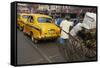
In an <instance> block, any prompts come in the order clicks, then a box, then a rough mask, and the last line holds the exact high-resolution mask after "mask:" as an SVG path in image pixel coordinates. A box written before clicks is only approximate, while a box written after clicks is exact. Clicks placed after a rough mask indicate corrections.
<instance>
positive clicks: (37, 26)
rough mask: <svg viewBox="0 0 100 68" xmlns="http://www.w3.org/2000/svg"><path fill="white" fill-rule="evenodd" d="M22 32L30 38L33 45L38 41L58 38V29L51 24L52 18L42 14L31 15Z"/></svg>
mask: <svg viewBox="0 0 100 68" xmlns="http://www.w3.org/2000/svg"><path fill="white" fill-rule="evenodd" d="M23 32H24V33H25V34H28V35H29V36H31V40H32V41H33V42H34V43H37V42H38V41H39V40H45V39H57V38H58V37H59V36H60V28H59V27H58V26H56V25H55V24H54V23H53V19H52V17H50V16H48V15H43V14H31V15H30V16H29V17H28V20H27V23H26V24H25V26H24V30H23Z"/></svg>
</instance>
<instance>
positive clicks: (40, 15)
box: [20, 13, 52, 18]
mask: <svg viewBox="0 0 100 68" xmlns="http://www.w3.org/2000/svg"><path fill="white" fill-rule="evenodd" d="M20 15H32V16H35V17H48V18H52V17H51V16H49V15H44V14H33V13H22V14H20Z"/></svg>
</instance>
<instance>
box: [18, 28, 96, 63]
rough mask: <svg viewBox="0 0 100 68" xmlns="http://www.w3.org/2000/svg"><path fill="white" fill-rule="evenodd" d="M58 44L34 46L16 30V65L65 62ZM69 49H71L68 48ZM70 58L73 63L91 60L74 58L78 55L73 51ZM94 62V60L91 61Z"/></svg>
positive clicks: (41, 42) (49, 41) (44, 42)
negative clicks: (72, 59)
mask: <svg viewBox="0 0 100 68" xmlns="http://www.w3.org/2000/svg"><path fill="white" fill-rule="evenodd" d="M58 46H59V42H58V41H54V40H45V41H43V40H42V41H40V42H39V43H37V44H34V43H33V42H32V41H31V39H30V37H29V36H27V35H24V33H23V32H22V31H19V30H17V62H18V64H41V63H58V62H67V60H66V58H65V57H64V56H63V55H62V54H63V53H62V52H61V51H60V50H59V47H58ZM70 48H71V47H70ZM71 49H72V48H71ZM67 51H68V50H67ZM70 54H71V55H70V57H72V58H74V61H85V60H91V59H87V58H85V57H84V59H85V60H84V59H83V58H78V59H77V58H76V57H77V56H78V55H77V54H76V53H75V52H74V51H73V53H70ZM93 60H95V59H93Z"/></svg>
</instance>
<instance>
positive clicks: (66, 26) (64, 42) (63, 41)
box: [59, 18, 72, 61]
mask: <svg viewBox="0 0 100 68" xmlns="http://www.w3.org/2000/svg"><path fill="white" fill-rule="evenodd" d="M69 20H70V18H64V19H63V20H62V22H61V24H60V28H61V37H60V46H59V48H60V52H61V54H62V55H63V57H64V58H65V59H66V60H67V61H70V59H69V56H68V55H69V51H68V50H69V35H68V33H69V30H70V27H71V26H72V22H70V21H69Z"/></svg>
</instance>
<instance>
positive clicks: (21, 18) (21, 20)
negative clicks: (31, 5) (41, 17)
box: [17, 13, 30, 30]
mask: <svg viewBox="0 0 100 68" xmlns="http://www.w3.org/2000/svg"><path fill="white" fill-rule="evenodd" d="M29 15H30V14H26V13H22V14H18V16H17V27H18V28H19V29H20V30H23V28H24V25H25V23H26V21H27V19H28V16H29Z"/></svg>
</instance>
